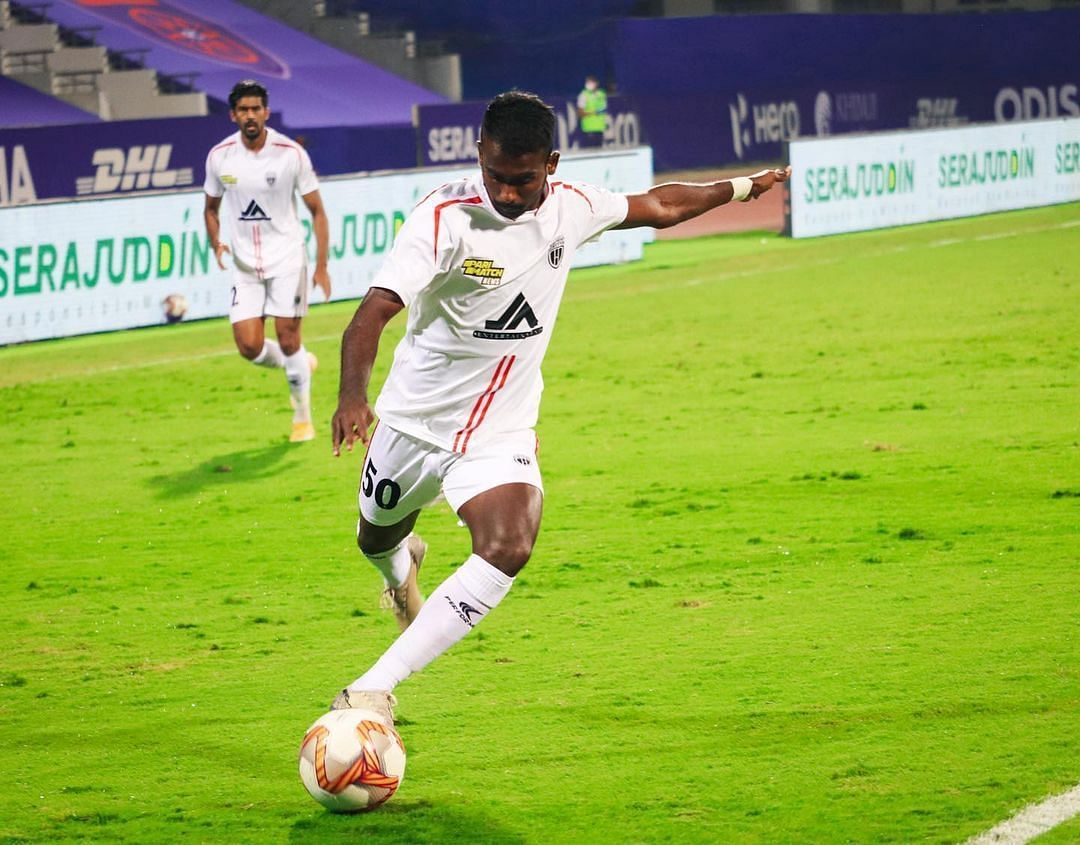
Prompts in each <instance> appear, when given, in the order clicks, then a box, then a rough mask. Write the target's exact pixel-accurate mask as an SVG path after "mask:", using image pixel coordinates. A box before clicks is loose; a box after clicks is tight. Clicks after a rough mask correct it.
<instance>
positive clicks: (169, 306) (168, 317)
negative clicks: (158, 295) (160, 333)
mask: <svg viewBox="0 0 1080 845" xmlns="http://www.w3.org/2000/svg"><path fill="white" fill-rule="evenodd" d="M161 310H162V311H164V312H165V322H166V323H179V322H180V321H181V320H183V319H184V315H185V314H186V313H187V298H186V297H184V296H181V295H180V294H178V293H170V294H169V295H168V296H166V297H165V298H164V299H163V300H161Z"/></svg>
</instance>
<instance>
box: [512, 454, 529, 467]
mask: <svg viewBox="0 0 1080 845" xmlns="http://www.w3.org/2000/svg"><path fill="white" fill-rule="evenodd" d="M514 460H515V461H517V462H518V463H519V464H521V465H522V466H523V467H527V466H529V465H530V464H531V463H532V458H530V457H529V456H528V455H514Z"/></svg>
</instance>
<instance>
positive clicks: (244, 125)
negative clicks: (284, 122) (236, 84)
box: [229, 97, 270, 141]
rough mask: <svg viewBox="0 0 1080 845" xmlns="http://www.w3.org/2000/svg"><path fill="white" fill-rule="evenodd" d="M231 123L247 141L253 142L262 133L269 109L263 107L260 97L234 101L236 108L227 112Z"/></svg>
mask: <svg viewBox="0 0 1080 845" xmlns="http://www.w3.org/2000/svg"><path fill="white" fill-rule="evenodd" d="M229 117H231V118H232V121H233V123H235V124H236V125H237V126H239V127H240V131H241V132H242V133H243V135H244V137H245V138H246V139H247V140H249V141H255V140H257V139H258V138H259V136H260V135H262V133H263V128H264V127H265V126H266V120H267V118H269V117H270V109H269V108H267V107H266V106H264V105H263V101H262V97H241V98H240V99H239V100H237V101H236V108H234V109H233V110H232V111H230V112H229Z"/></svg>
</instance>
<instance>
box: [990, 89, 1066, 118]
mask: <svg viewBox="0 0 1080 845" xmlns="http://www.w3.org/2000/svg"><path fill="white" fill-rule="evenodd" d="M1065 115H1073V116H1074V117H1080V103H1077V102H1076V86H1075V85H1062V86H1060V87H1059V86H1057V85H1050V86H1048V87H1047V88H1046V89H1045V90H1044V89H1042V88H1034V87H1030V86H1027V87H1024V88H1020V89H1019V90H1017V89H1016V88H1002V89H1001V90H1000V91H998V92H997V96H996V97H995V98H994V120H996V121H997V122H998V123H1008V122H1011V121H1014V120H1039V119H1041V118H1047V117H1063V116H1065Z"/></svg>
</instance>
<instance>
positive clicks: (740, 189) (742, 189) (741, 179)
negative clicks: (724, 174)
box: [731, 176, 754, 202]
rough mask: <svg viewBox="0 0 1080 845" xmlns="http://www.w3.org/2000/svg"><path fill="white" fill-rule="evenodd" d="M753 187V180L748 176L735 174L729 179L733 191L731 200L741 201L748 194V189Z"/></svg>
mask: <svg viewBox="0 0 1080 845" xmlns="http://www.w3.org/2000/svg"><path fill="white" fill-rule="evenodd" d="M753 187H754V180H752V179H751V178H750V177H749V176H736V177H735V178H734V179H732V180H731V189H732V190H733V191H734V192H735V193H734V194H733V195H732V197H731V199H732V201H736V200H737V201H739V202H742V201H743V200H744V199H746V198H747V197H748V196H750V189H751V188H753Z"/></svg>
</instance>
